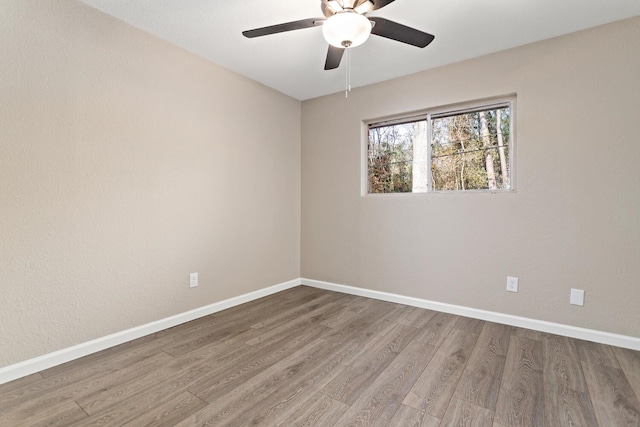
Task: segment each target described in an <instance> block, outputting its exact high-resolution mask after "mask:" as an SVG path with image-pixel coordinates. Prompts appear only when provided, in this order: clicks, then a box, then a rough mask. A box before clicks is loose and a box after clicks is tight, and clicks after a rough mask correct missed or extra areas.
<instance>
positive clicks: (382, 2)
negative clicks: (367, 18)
mask: <svg viewBox="0 0 640 427" xmlns="http://www.w3.org/2000/svg"><path fill="white" fill-rule="evenodd" d="M394 1H395V0H371V2H372V3H373V9H371V10H378V9H382V8H383V7H385V6H386V5H388V4H389V3H393V2H394Z"/></svg>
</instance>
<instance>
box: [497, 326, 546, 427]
mask: <svg viewBox="0 0 640 427" xmlns="http://www.w3.org/2000/svg"><path fill="white" fill-rule="evenodd" d="M543 365H544V363H543V358H542V343H541V341H538V340H534V339H529V338H520V337H518V336H514V335H512V336H511V339H510V340H509V350H508V352H507V360H506V363H505V368H504V372H503V374H502V383H501V386H500V394H499V396H498V403H497V407H496V413H495V421H496V422H497V423H498V424H504V425H506V426H511V427H519V426H544V398H543V396H544V389H543V376H542V369H543Z"/></svg>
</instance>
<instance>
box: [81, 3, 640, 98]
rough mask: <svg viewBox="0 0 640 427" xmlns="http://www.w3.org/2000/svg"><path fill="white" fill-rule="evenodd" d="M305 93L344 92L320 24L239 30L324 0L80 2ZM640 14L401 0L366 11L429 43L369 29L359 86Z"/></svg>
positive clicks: (601, 6) (637, 8)
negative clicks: (247, 33) (262, 32)
mask: <svg viewBox="0 0 640 427" xmlns="http://www.w3.org/2000/svg"><path fill="white" fill-rule="evenodd" d="M81 1H83V2H84V3H86V4H88V5H90V6H93V7H95V8H97V9H99V10H101V11H103V12H105V13H107V14H109V15H112V16H115V17H116V18H119V19H121V20H122V21H125V22H128V23H129V24H131V25H133V26H135V27H138V28H140V29H142V30H144V31H147V32H149V33H151V34H154V35H156V36H158V37H160V38H162V39H165V40H167V41H170V42H171V43H174V44H176V45H178V46H180V47H182V48H183V49H185V50H187V51H190V52H193V53H195V54H198V55H200V56H202V57H204V58H207V59H209V60H211V61H213V62H215V63H217V64H219V65H222V66H224V67H226V68H229V69H231V70H233V71H236V72H237V73H240V74H242V75H245V76H247V77H249V78H251V79H254V80H257V81H259V82H261V83H263V84H265V85H267V86H270V87H272V88H274V89H276V90H278V91H280V92H283V93H285V94H287V95H290V96H292V97H294V98H297V99H299V100H305V99H310V98H315V97H317V96H321V95H326V94H330V93H335V92H339V91H342V90H344V86H345V61H344V58H343V61H342V64H341V65H340V67H339V68H338V69H336V70H331V71H324V69H323V67H324V61H325V56H326V52H327V44H326V42H325V41H324V39H323V37H322V30H321V28H319V27H318V28H308V29H304V30H298V31H293V32H287V33H280V34H274V35H270V36H265V37H260V38H254V39H248V38H245V37H244V36H242V34H241V32H242V31H243V30H248V29H252V28H257V27H264V26H268V25H274V24H280V23H283V22H288V21H296V20H299V19H304V18H313V17H322V16H323V15H322V13H321V11H320V1H319V0H290V1H284V0H272V1H264V0H242V1H239V0H81ZM638 15H640V0H483V1H478V0H396V1H395V2H394V3H391V4H389V5H388V6H386V7H384V8H382V9H379V10H377V11H375V12H372V13H371V14H370V15H369V16H382V17H384V18H387V19H390V20H393V21H396V22H399V23H402V24H404V25H408V26H411V27H414V28H417V29H419V30H422V31H425V32H428V33H431V34H434V35H435V36H436V38H435V41H434V42H433V43H432V44H431V45H429V46H427V47H426V48H424V49H419V48H416V47H413V46H408V45H404V44H402V43H398V42H396V41H393V40H389V39H385V38H381V37H377V36H374V35H372V36H371V37H370V38H369V40H368V41H367V42H366V43H365V44H364V45H362V46H359V47H356V48H354V49H353V50H352V51H351V67H352V68H351V70H352V71H351V80H352V85H353V87H357V86H363V85H366V84H371V83H375V82H380V81H383V80H388V79H391V78H394V77H399V76H403V75H407V74H411V73H415V72H418V71H421V70H426V69H429V68H433V67H438V66H441V65H445V64H450V63H453V62H457V61H461V60H464V59H468V58H473V57H476V56H480V55H484V54H487V53H491V52H496V51H499V50H504V49H508V48H511V47H515V46H519V45H523V44H527V43H531V42H534V41H538V40H543V39H546V38H550V37H554V36H558V35H562V34H567V33H571V32H574V31H578V30H581V29H585V28H589V27H594V26H597V25H601V24H605V23H608V22H613V21H617V20H620V19H624V18H628V17H632V16H638Z"/></svg>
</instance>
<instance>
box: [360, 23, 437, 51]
mask: <svg viewBox="0 0 640 427" xmlns="http://www.w3.org/2000/svg"><path fill="white" fill-rule="evenodd" d="M369 20H370V21H373V22H375V23H376V24H375V25H374V26H373V28H372V29H371V34H375V35H377V36H381V37H386V38H388V39H391V40H395V41H399V42H401V43H406V44H410V45H412V46H417V47H425V46H427V45H428V44H429V43H431V42H432V41H433V39H434V38H435V37H434V36H433V35H431V34H429V33H424V32H422V31H420V30H416V29H415V28H411V27H407V26H406V25H402V24H398V23H397V22H393V21H389V20H388V19H384V18H378V17H369Z"/></svg>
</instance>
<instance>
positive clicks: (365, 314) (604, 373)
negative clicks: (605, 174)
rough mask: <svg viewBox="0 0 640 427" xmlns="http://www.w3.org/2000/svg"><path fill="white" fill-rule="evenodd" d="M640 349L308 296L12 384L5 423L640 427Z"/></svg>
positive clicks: (236, 312) (0, 403) (1, 393)
mask: <svg viewBox="0 0 640 427" xmlns="http://www.w3.org/2000/svg"><path fill="white" fill-rule="evenodd" d="M639 397H640V352H635V351H631V350H626V349H621V348H615V347H611V346H607V345H601V344H594V343H591V342H587V341H580V340H576V339H571V338H566V337H561V336H557V335H551V334H543V333H540V332H535V331H531V330H526V329H519V328H514V327H510V326H505V325H500V324H496V323H490V322H484V321H479V320H474V319H469V318H465V317H460V316H455V315H451V314H445V313H438V312H434V311H429V310H423V309H418V308H414V307H407V306H403V305H399V304H393V303H388V302H382V301H377V300H372V299H367V298H362V297H356V296H352V295H344V294H339V293H334V292H328V291H324V290H319V289H314V288H309V287H304V286H300V287H297V288H294V289H290V290H288V291H285V292H281V293H278V294H275V295H271V296H269V297H266V298H262V299H260V300H257V301H253V302H251V303H248V304H244V305H242V306H238V307H234V308H232V309H229V310H226V311H223V312H220V313H216V314H214V315H211V316H208V317H204V318H201V319H198V320H195V321H193V322H190V323H186V324H183V325H180V326H177V327H175V328H171V329H168V330H166V331H163V332H160V333H157V334H153V335H150V336H147V337H144V338H141V339H138V340H135V341H132V342H129V343H126V344H123V345H120V346H118V347H114V348H111V349H108V350H105V351H102V352H100V353H96V354H93V355H90V356H87V357H84V358H82V359H79V360H76V361H73V362H70V363H67V364H64V365H61V366H57V367H55V368H52V369H49V370H46V371H43V372H39V373H37V374H34V375H31V376H29V377H26V378H23V379H20V380H17V381H14V382H11V383H8V384H4V385H0V425H1V426H40V425H43V426H44V425H57V426H97V425H100V426H102V425H114V426H120V425H130V426H147V425H154V426H155V425H162V426H180V427H186V426H201V425H212V426H225V425H229V426H245V425H262V426H311V425H318V426H347V425H349V426H351V425H359V426H369V425H371V426H497V427H498V426H499V427H512V426H552V427H555V426H601V427H612V426H639V425H640V403H639V402H638V398H639Z"/></svg>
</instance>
